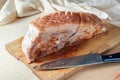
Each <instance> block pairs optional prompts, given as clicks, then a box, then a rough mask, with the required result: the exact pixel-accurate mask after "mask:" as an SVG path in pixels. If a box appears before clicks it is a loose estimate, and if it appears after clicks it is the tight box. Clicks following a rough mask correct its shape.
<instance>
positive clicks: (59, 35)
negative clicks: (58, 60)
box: [22, 12, 106, 62]
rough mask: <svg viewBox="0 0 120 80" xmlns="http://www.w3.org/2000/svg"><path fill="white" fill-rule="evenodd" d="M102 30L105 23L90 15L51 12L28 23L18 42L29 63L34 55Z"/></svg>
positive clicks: (88, 36)
mask: <svg viewBox="0 0 120 80" xmlns="http://www.w3.org/2000/svg"><path fill="white" fill-rule="evenodd" d="M104 31H106V27H105V24H104V23H103V22H102V21H101V20H100V19H99V18H98V17H97V16H96V15H94V14H90V13H83V12H79V13H78V12H55V13H52V14H49V15H46V16H44V17H42V18H41V17H40V18H37V19H36V20H34V21H33V22H31V23H30V25H29V29H28V31H27V34H26V35H25V37H24V39H23V42H22V51H23V52H24V54H25V56H26V57H27V59H28V61H29V62H33V61H35V59H36V58H37V56H38V55H41V56H46V55H48V54H50V53H53V52H57V51H59V50H60V49H62V48H64V47H65V45H66V44H67V45H69V46H71V45H72V44H73V43H75V42H76V41H79V40H83V39H89V38H91V37H92V36H95V35H96V34H99V33H102V32H104Z"/></svg>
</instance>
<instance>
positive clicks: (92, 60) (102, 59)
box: [37, 52, 120, 70]
mask: <svg viewBox="0 0 120 80" xmlns="http://www.w3.org/2000/svg"><path fill="white" fill-rule="evenodd" d="M110 62H120V52H119V53H114V54H110V55H100V54H98V53H94V54H86V55H81V56H75V57H70V58H65V59H59V60H54V61H50V62H46V63H43V64H41V65H40V66H37V68H39V69H40V70H53V69H64V68H73V67H78V66H85V65H94V64H101V63H110Z"/></svg>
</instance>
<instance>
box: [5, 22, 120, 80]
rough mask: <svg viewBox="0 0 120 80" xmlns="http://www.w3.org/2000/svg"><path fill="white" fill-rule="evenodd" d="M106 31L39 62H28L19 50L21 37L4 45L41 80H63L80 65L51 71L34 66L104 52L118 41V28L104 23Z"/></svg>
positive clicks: (119, 29)
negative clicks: (74, 48) (36, 68)
mask: <svg viewBox="0 0 120 80" xmlns="http://www.w3.org/2000/svg"><path fill="white" fill-rule="evenodd" d="M106 26H107V32H105V33H102V34H99V35H97V36H95V37H93V38H91V39H89V40H88V41H86V42H84V43H82V44H81V45H80V47H79V49H78V50H72V51H71V50H70V51H69V50H67V51H66V53H64V54H60V52H59V53H58V54H53V55H49V56H47V57H43V58H41V59H40V61H39V62H36V63H31V64H28V62H27V59H26V57H25V56H24V54H23V52H22V51H21V42H22V39H23V38H19V39H17V40H15V41H13V42H10V43H8V44H7V45H6V49H7V50H8V51H9V52H10V53H11V55H13V56H14V57H15V58H17V59H18V60H20V61H21V62H23V63H24V64H25V65H26V66H28V67H29V68H30V69H31V70H32V71H33V73H34V74H35V75H36V76H37V77H38V78H40V79H41V80H64V79H66V78H67V77H69V76H71V75H72V74H74V73H76V72H77V71H79V70H80V69H81V68H82V67H77V68H70V69H60V70H51V71H40V70H39V71H38V70H35V69H34V67H35V66H37V65H40V64H41V63H43V62H47V61H50V60H54V59H59V58H66V57H72V56H78V55H84V54H88V53H90V52H99V53H102V52H105V51H107V50H109V49H111V48H113V47H115V46H117V45H119V43H120V28H117V27H115V26H113V25H111V24H108V23H106Z"/></svg>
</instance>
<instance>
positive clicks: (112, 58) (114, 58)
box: [102, 52, 120, 62]
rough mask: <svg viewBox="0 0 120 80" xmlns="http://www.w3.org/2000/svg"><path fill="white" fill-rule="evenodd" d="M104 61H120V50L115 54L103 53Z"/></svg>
mask: <svg viewBox="0 0 120 80" xmlns="http://www.w3.org/2000/svg"><path fill="white" fill-rule="evenodd" d="M102 58H103V61H104V62H120V52H118V53H115V54H109V55H103V56H102Z"/></svg>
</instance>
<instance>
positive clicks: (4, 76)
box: [0, 14, 120, 80]
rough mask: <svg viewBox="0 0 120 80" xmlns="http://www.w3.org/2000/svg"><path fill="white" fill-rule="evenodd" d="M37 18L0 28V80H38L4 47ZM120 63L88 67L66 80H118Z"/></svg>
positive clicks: (33, 17) (22, 20)
mask: <svg viewBox="0 0 120 80" xmlns="http://www.w3.org/2000/svg"><path fill="white" fill-rule="evenodd" d="M38 16H39V14H38V15H35V16H32V17H27V18H22V19H17V20H16V21H14V22H13V23H11V24H8V25H4V26H0V80H39V79H38V78H37V77H36V76H35V75H34V74H33V73H32V71H31V70H30V69H29V68H28V67H26V66H25V65H24V64H23V63H22V62H20V61H18V60H17V59H15V58H14V57H13V56H11V55H10V54H9V53H8V52H7V50H6V49H5V45H6V44H7V43H9V42H11V41H13V40H15V39H18V38H20V37H21V36H24V34H25V33H26V31H27V29H28V24H29V22H31V21H32V20H34V19H35V18H37V17H38ZM118 74H120V63H114V64H102V65H96V66H88V67H84V68H83V69H81V70H80V71H79V72H78V73H76V74H75V75H73V76H71V77H70V78H68V79H67V80H120V78H119V79H114V78H115V77H116V75H118Z"/></svg>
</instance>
